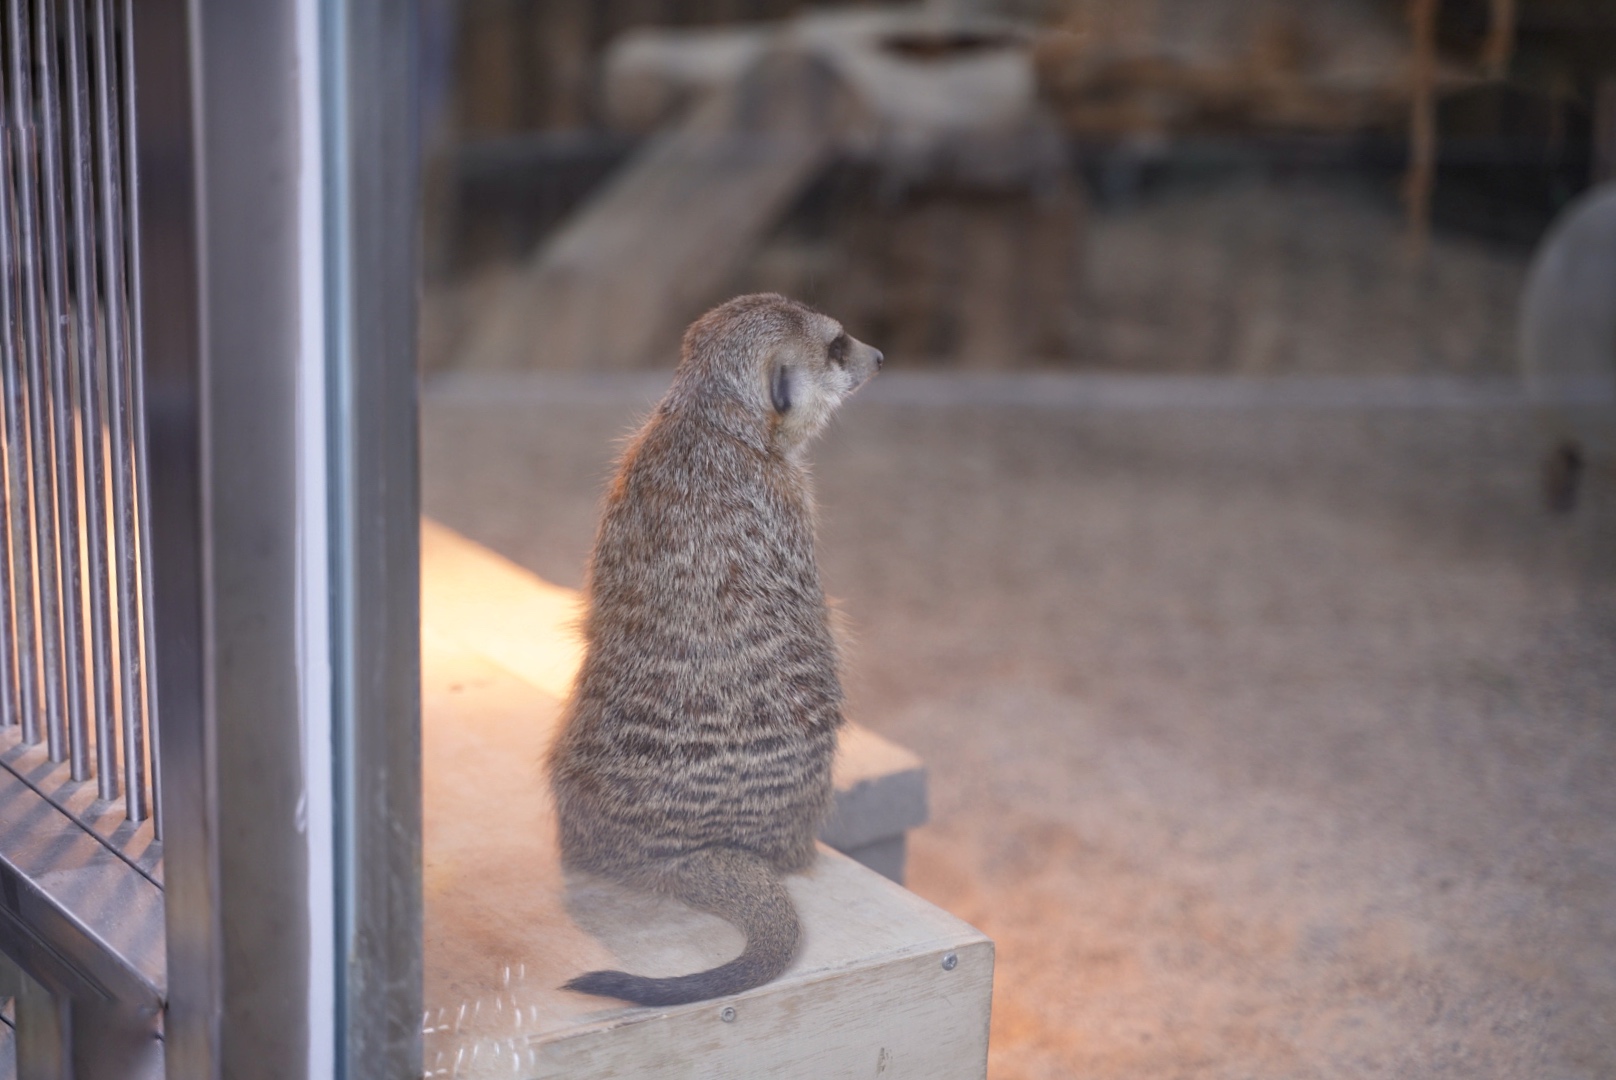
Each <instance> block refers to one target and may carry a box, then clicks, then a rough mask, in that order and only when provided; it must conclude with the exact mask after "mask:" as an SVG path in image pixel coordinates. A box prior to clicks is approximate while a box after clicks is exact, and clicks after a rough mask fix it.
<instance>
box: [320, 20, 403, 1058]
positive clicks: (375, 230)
mask: <svg viewBox="0 0 1616 1080" xmlns="http://www.w3.org/2000/svg"><path fill="white" fill-rule="evenodd" d="M326 10H327V12H328V15H329V18H330V20H331V21H332V22H338V21H339V20H340V24H341V25H340V28H334V29H333V31H332V32H331V36H330V38H329V39H328V40H327V41H326V42H325V43H324V44H325V48H326V49H327V50H333V51H336V50H340V57H339V58H338V60H337V63H335V64H329V65H328V67H327V69H326V70H327V73H328V75H327V79H328V81H327V85H326V87H325V90H324V92H325V93H326V94H327V95H328V98H327V102H328V103H327V109H328V119H327V124H328V125H331V128H330V129H328V133H327V141H326V154H325V170H326V175H327V181H326V182H327V184H328V185H329V186H330V188H332V189H335V193H336V197H335V198H333V197H332V195H331V194H328V196H327V205H326V214H327V220H328V224H327V240H326V243H327V245H328V254H327V260H328V264H330V263H338V265H339V266H340V269H332V270H328V273H330V274H331V276H332V280H331V281H330V282H329V283H328V285H327V296H328V297H329V299H328V301H327V314H326V318H327V320H328V321H329V322H330V323H331V324H332V326H331V329H330V330H329V331H328V335H329V338H330V339H331V340H332V343H333V344H332V347H331V348H330V359H328V360H327V361H326V363H327V367H328V370H329V371H330V372H331V383H330V385H331V390H330V391H329V393H330V394H331V398H332V405H333V406H334V409H333V413H332V418H331V420H330V421H329V423H330V425H331V436H330V443H331V451H330V454H331V464H332V473H333V475H332V480H331V482H332V484H333V487H334V488H335V489H336V492H337V495H338V498H337V499H336V500H335V502H336V504H337V508H336V509H335V510H334V512H333V519H334V520H333V537H332V546H333V548H334V549H335V552H334V553H335V555H336V558H335V559H334V560H333V571H332V579H331V584H332V591H333V595H334V597H335V598H336V606H337V609H338V612H339V614H337V615H336V616H334V618H333V637H334V638H338V640H336V641H335V642H334V645H335V648H334V649H333V660H332V664H333V668H334V671H333V681H334V683H335V684H336V687H335V689H336V690H337V691H338V692H337V694H336V695H335V696H336V697H337V700H338V701H339V705H338V710H337V715H336V716H335V718H334V721H333V726H334V727H335V728H336V729H337V732H338V735H339V737H338V739H337V740H336V743H337V747H338V749H337V751H336V753H335V754H334V757H335V761H334V766H335V770H334V771H335V772H336V774H337V782H336V783H337V789H338V790H337V817H338V821H337V835H338V838H339V842H340V846H339V848H338V865H337V895H338V898H339V904H338V919H339V928H338V936H337V955H338V957H339V958H341V960H342V961H343V963H342V967H341V978H342V979H343V981H344V983H345V985H340V986H339V998H338V1000H339V1003H340V1006H339V1009H340V1011H339V1013H338V1015H339V1017H340V1018H341V1019H340V1020H339V1021H338V1024H337V1032H338V1039H339V1049H338V1052H339V1055H341V1056H340V1057H339V1059H338V1068H339V1075H344V1076H346V1077H348V1078H349V1080H381V1078H384V1077H392V1076H419V1075H420V1073H421V1042H420V1036H419V1030H420V1020H419V1018H420V1015H421V978H422V974H421V972H422V969H421V963H422V957H421V949H420V941H421V877H420V874H421V870H420V866H421V846H420V845H421V781H420V777H421V730H420V712H421V702H420V641H421V638H420V607H419V602H420V598H419V582H420V565H421V563H420V550H419V546H418V545H419V534H420V525H419V521H420V501H419V500H420V485H419V480H418V475H417V466H416V460H417V458H416V455H417V448H416V399H415V388H416V374H415V371H416V367H415V342H416V331H415V325H416V320H415V287H416V281H417V279H418V273H419V270H418V265H419V264H418V262H417V259H418V252H417V243H416V240H417V234H418V230H417V228H416V224H415V223H416V221H417V220H418V219H417V216H416V215H417V213H418V211H419V197H420V196H419V192H420V188H419V168H420V160H421V155H420V137H419V117H418V111H417V110H418V102H417V97H416V95H417V94H418V92H419V85H420V83H419V79H418V78H417V72H416V66H415V61H416V50H417V12H416V4H415V3H413V2H411V0H348V2H346V3H342V4H331V5H329V6H328V7H327V9H326ZM331 113H335V114H336V115H335V117H332V116H331V115H330V114H331ZM339 635H340V637H339Z"/></svg>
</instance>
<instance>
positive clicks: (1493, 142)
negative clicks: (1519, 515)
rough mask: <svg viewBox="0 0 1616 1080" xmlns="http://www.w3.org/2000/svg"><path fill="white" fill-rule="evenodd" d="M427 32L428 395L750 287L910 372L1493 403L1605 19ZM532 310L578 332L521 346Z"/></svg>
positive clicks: (1590, 83)
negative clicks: (433, 63)
mask: <svg viewBox="0 0 1616 1080" xmlns="http://www.w3.org/2000/svg"><path fill="white" fill-rule="evenodd" d="M440 11H441V17H440V18H439V20H438V24H437V26H436V32H437V33H436V39H437V47H438V48H439V49H440V50H442V52H443V54H444V57H445V63H444V71H445V76H446V77H445V78H444V79H443V80H442V81H441V84H440V85H439V86H438V87H437V88H436V90H435V94H434V96H435V98H436V101H437V107H436V110H435V121H436V125H437V126H436V132H435V135H436V143H435V145H436V149H437V153H436V155H435V160H434V162H433V166H432V172H433V178H432V181H431V185H430V198H431V213H430V217H429V222H430V227H429V245H428V268H429V274H430V284H431V287H430V288H429V291H428V294H427V295H428V318H427V323H426V329H427V338H426V343H425V344H426V357H427V362H428V364H429V366H430V368H431V369H433V370H443V369H449V368H455V367H461V366H467V365H471V366H480V367H496V368H499V367H503V368H549V369H568V368H588V369H598V368H623V367H628V368H634V367H646V366H656V365H658V364H659V363H666V360H667V356H668V350H669V348H670V347H671V342H672V341H674V340H676V334H677V329H678V328H679V327H682V326H683V325H684V324H685V322H687V321H688V319H689V318H690V317H691V316H693V315H694V314H695V313H697V312H699V311H700V310H703V309H704V308H705V307H707V306H709V305H710V304H711V303H712V302H713V301H715V300H716V299H718V298H720V297H723V296H726V295H729V294H732V293H734V292H736V291H740V290H745V289H763V288H770V289H778V290H781V291H784V292H787V293H790V294H791V295H795V296H800V297H802V298H804V299H806V300H808V301H810V302H813V303H817V304H821V305H823V306H824V307H826V308H827V309H828V310H835V311H836V312H838V314H839V317H841V318H842V319H843V320H844V321H845V322H847V324H848V326H849V328H850V329H851V330H852V331H853V332H854V333H855V334H857V335H859V336H861V337H864V338H866V339H869V340H879V341H881V342H883V344H884V347H885V348H886V350H887V352H888V353H889V355H891V356H892V357H893V359H894V361H895V363H896V364H898V365H900V366H915V367H918V366H934V367H935V366H943V367H963V368H1005V367H1009V368H1022V367H1045V368H1048V367H1057V368H1066V369H1086V370H1094V369H1102V370H1111V371H1126V372H1148V371H1183V372H1188V371H1195V372H1246V373H1280V372H1336V373H1343V374H1351V373H1362V372H1365V371H1383V372H1453V373H1474V374H1479V373H1490V374H1503V373H1508V372H1512V371H1513V370H1514V349H1513V341H1512V332H1511V319H1512V317H1513V312H1514V307H1515V304H1516V300H1517V297H1518V294H1519V291H1520V287H1521V283H1522V274H1523V273H1524V270H1525V265H1526V257H1527V253H1528V252H1529V250H1530V248H1531V246H1532V244H1533V243H1534V242H1535V241H1536V240H1537V238H1538V237H1539V236H1541V234H1542V233H1543V230H1544V229H1545V227H1546V226H1547V224H1548V222H1549V220H1550V219H1551V218H1552V217H1553V216H1554V214H1555V213H1556V212H1558V211H1559V210H1560V209H1561V208H1562V207H1563V206H1564V205H1565V204H1566V203H1567V202H1568V201H1569V200H1570V199H1572V198H1573V197H1575V196H1576V195H1577V193H1579V192H1580V191H1582V190H1584V189H1586V188H1587V187H1589V186H1590V185H1592V184H1593V183H1596V182H1597V181H1598V180H1600V179H1602V178H1607V177H1609V176H1610V175H1611V174H1612V171H1613V170H1616V165H1613V164H1612V162H1613V160H1616V158H1613V152H1612V147H1611V143H1612V140H1613V139H1616V136H1612V135H1611V134H1610V132H1612V131H1616V119H1613V116H1616V104H1613V102H1616V81H1613V78H1616V77H1613V75H1612V65H1613V64H1616V61H1613V60H1612V59H1611V58H1612V57H1613V56H1616V48H1613V45H1616V15H1613V14H1612V13H1611V12H1610V11H1609V10H1608V7H1607V6H1606V5H1601V4H1598V3H1589V2H1581V3H1579V2H1576V0H1445V2H1442V3H1417V4H1413V5H1412V6H1410V5H1409V4H1406V3H1405V2H1404V0H1257V2H1236V0H1134V2H1129V3H1120V4H1118V3H1107V4H1102V3H1096V2H1092V0H1064V2H1061V0H1049V2H1043V3H1038V2H1024V3H1014V2H1008V0H1007V2H1003V3H988V2H980V3H965V2H963V0H961V2H956V3H951V4H950V3H939V4H933V5H929V6H928V5H909V6H903V5H887V6H875V5H862V4H847V5H840V6H828V7H810V6H807V5H803V4H799V3H790V2H776V0H755V2H751V3H746V4H741V3H701V2H696V0H681V2H668V3H659V4H658V3H641V2H635V3H629V2H612V3H603V4H593V3H583V2H576V3H569V2H564V0H552V2H525V0H523V2H518V0H511V2H501V0H484V2H479V3H461V4H458V5H451V4H447V3H446V4H444V5H443V6H442V8H441V9H440ZM1422 21H1423V23H1429V27H1428V32H1427V31H1426V30H1422V29H1421V27H1422ZM450 57H452V61H450V60H449V58H450ZM793 59H794V61H795V62H796V63H797V64H799V65H801V66H806V67H812V68H813V69H815V70H817V71H818V84H817V85H810V84H812V83H813V82H814V80H813V79H812V78H810V77H809V76H807V75H806V74H805V73H804V72H801V71H799V72H798V73H797V74H796V75H795V76H793V75H791V74H790V73H789V72H788V73H786V74H781V73H782V71H783V70H785V69H786V68H787V66H788V63H787V62H788V61H791V60H793ZM770 73H772V75H770ZM765 76H768V77H772V78H773V81H774V83H775V84H776V85H773V86H764V85H762V82H763V80H764V77H765ZM722 98H728V99H729V100H730V101H731V102H732V103H733V102H735V101H740V102H742V103H750V106H752V107H754V108H753V109H752V111H753V112H754V113H758V112H759V110H758V109H756V108H755V106H756V105H757V104H758V103H759V102H760V101H765V100H769V101H772V102H773V105H772V112H773V113H775V114H780V113H782V112H789V111H790V110H792V109H793V108H796V109H797V110H798V111H801V110H803V109H805V108H808V107H809V101H808V99H811V98H813V99H817V98H823V99H825V100H824V101H823V102H821V107H820V109H819V112H818V114H817V115H816V116H815V117H813V118H808V117H806V116H804V117H799V118H798V119H797V120H795V121H792V120H789V119H787V118H785V117H783V116H773V117H772V118H771V117H770V116H764V115H752V116H744V117H743V116H740V115H739V112H740V111H744V110H738V109H735V108H731V109H730V110H729V111H730V114H731V115H727V116H726V115H721V114H723V113H724V111H725V106H724V105H722V104H721V103H719V101H718V100H716V99H722ZM703 107H705V108H706V114H705V118H704V116H703V114H702V108H703ZM762 111H763V112H768V111H769V110H762ZM704 125H705V126H706V127H707V128H708V129H721V130H728V131H729V132H730V133H731V134H734V133H735V132H737V131H741V130H744V129H748V128H749V129H751V130H752V132H753V133H754V134H757V133H759V132H762V133H766V134H769V135H770V138H769V139H768V140H767V141H769V142H770V144H771V145H772V146H773V150H771V151H770V153H771V154H783V155H784V158H783V159H782V160H778V161H770V162H767V163H765V162H763V161H760V160H751V161H749V162H748V163H747V164H746V165H744V166H742V165H741V164H740V163H739V161H738V159H737V156H736V154H737V151H736V150H735V149H734V147H733V146H732V147H731V148H730V149H729V150H727V151H724V150H720V149H716V148H715V147H714V146H712V145H708V146H706V147H704V146H703V144H702V143H701V136H699V135H698V129H701V128H702V127H703V126H704ZM706 137H707V138H708V140H709V142H711V140H712V139H715V138H718V137H719V135H718V133H717V131H715V130H709V133H708V135H707V136H706ZM751 141H752V144H753V145H754V149H753V151H752V156H753V158H754V159H755V158H756V157H757V154H758V151H757V149H756V144H757V143H758V142H759V141H760V140H758V139H756V138H754V139H753V140H751ZM788 146H789V149H787V147H788ZM681 147H682V149H681ZM681 155H682V156H681ZM698 159H699V160H698ZM786 159H789V160H786ZM720 180H721V181H722V184H723V185H724V186H722V187H720V186H719V181H720ZM703 191H704V192H706V195H705V197H703V196H701V195H698V194H695V193H696V192H703ZM630 206H632V207H635V208H637V210H630V211H628V213H629V214H631V215H632V214H633V213H636V212H637V213H639V214H640V215H641V217H640V218H639V219H635V220H632V221H630V220H629V218H627V217H625V216H624V208H625V207H630ZM658 215H661V216H660V217H659V216H658ZM670 216H672V220H669V218H670ZM608 221H611V222H615V223H616V224H615V226H613V225H608V224H606V223H607V222H608ZM653 222H654V223H655V231H656V236H655V237H654V238H653V237H652V236H650V235H648V233H649V229H650V226H651V224H652V223H653ZM1433 226H1434V227H1435V230H1436V231H1435V234H1434V236H1433V237H1432V238H1431V239H1430V241H1429V242H1427V240H1426V239H1425V234H1426V232H1427V231H1428V230H1429V229H1430V228H1432V227H1433ZM625 233H630V234H634V235H624V234H625ZM636 245H640V246H636ZM642 248H643V250H642ZM1411 248H1413V249H1414V250H1413V255H1414V256H1415V257H1414V258H1412V259H1411V258H1410V255H1411V251H1410V249H1411ZM631 261H632V262H635V263H637V264H638V263H643V264H644V265H643V266H638V265H637V266H636V268H635V269H633V270H630V269H629V267H628V266H626V265H625V263H628V262H631ZM603 276H611V277H614V278H619V279H620V278H622V277H624V276H633V277H636V278H640V279H655V280H664V281H666V280H668V279H670V278H671V279H680V280H684V281H685V282H686V283H685V284H684V285H683V286H682V287H681V289H680V290H678V291H677V292H674V293H667V294H664V292H662V291H659V290H657V289H655V288H651V287H650V286H648V285H647V284H646V283H645V281H643V280H641V281H638V283H636V284H634V285H632V286H630V285H629V284H628V283H627V282H623V281H619V282H618V283H617V284H615V285H606V284H603V283H601V281H600V280H599V279H600V278H601V277H603ZM692 279H693V280H692ZM614 288H615V289H621V290H628V291H626V292H614V291H613V289H614ZM590 303H595V304H604V305H606V307H607V308H609V309H618V310H620V309H621V305H624V304H628V305H631V306H634V307H635V308H636V309H637V310H638V311H640V313H641V314H640V318H650V317H651V313H650V312H648V311H646V310H645V305H646V304H647V303H649V304H652V305H654V306H656V307H657V308H658V310H657V311H656V312H655V315H656V316H658V317H660V322H661V323H662V325H660V326H658V327H656V328H655V330H652V329H650V328H646V329H645V331H644V335H642V336H643V338H644V340H640V339H638V338H636V339H635V340H631V341H616V340H614V339H613V337H612V335H611V333H610V332H609V329H608V328H609V327H610V326H611V325H613V324H614V323H615V324H618V325H620V324H621V322H622V320H621V319H612V318H609V317H603V316H598V315H596V316H589V315H583V314H580V313H579V312H578V310H577V309H578V307H579V306H580V305H583V306H586V307H587V306H588V304H590ZM546 304H560V308H561V310H565V311H568V312H569V313H570V314H569V318H570V319H572V320H574V321H575V322H581V324H582V325H579V326H578V327H577V328H575V329H574V330H572V331H571V332H570V336H569V337H568V339H567V341H566V342H565V343H564V344H563V343H560V342H554V341H552V342H550V343H548V344H547V345H546V347H545V348H543V349H536V348H524V347H523V344H522V338H523V337H524V335H525V336H526V337H527V338H528V339H529V341H531V338H532V334H531V326H529V325H528V324H527V323H524V322H522V321H521V320H520V319H514V318H508V317H507V316H508V315H510V313H511V312H512V310H513V309H515V308H518V307H524V306H525V307H526V308H527V309H528V316H527V318H528V319H529V320H537V321H540V322H545V321H546V319H548V322H547V323H546V325H547V326H549V327H550V328H551V331H550V333H551V335H552V336H553V327H554V324H555V322H556V320H555V319H554V318H550V317H549V316H548V314H547V312H548V310H549V309H548V308H546V307H545V305H546ZM580 335H581V336H580Z"/></svg>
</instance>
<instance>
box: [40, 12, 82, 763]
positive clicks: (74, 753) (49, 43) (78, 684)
mask: <svg viewBox="0 0 1616 1080" xmlns="http://www.w3.org/2000/svg"><path fill="white" fill-rule="evenodd" d="M54 7H55V0H44V2H42V3H40V4H38V5H37V6H36V8H35V15H36V22H35V33H34V44H35V48H34V52H35V56H36V70H37V72H38V74H39V120H40V136H41V138H40V179H41V181H42V183H43V186H44V192H43V195H44V198H43V204H44V205H43V206H42V212H43V225H44V242H45V310H46V313H47V315H48V318H47V319H46V337H47V340H48V341H49V344H50V353H49V359H50V375H51V379H50V391H51V392H50V400H51V411H52V418H51V423H52V430H53V431H54V432H55V436H56V438H55V451H56V462H55V465H56V520H57V522H58V524H59V525H60V526H61V531H60V533H59V534H58V537H57V538H58V540H59V542H60V544H61V549H60V560H59V565H60V567H61V571H62V663H63V667H64V669H65V681H66V689H67V729H68V751H69V760H70V761H71V762H72V776H73V779H75V780H87V779H89V777H90V772H91V770H90V726H89V717H88V716H87V715H86V713H85V708H84V678H85V672H84V600H83V596H84V573H83V550H84V547H83V540H82V534H81V532H80V528H79V476H80V461H79V447H78V439H77V438H76V432H75V430H74V423H73V408H72V393H71V388H70V387H71V378H70V368H69V357H68V340H67V333H68V311H67V252H66V251H65V250H64V244H65V240H64V234H65V232H66V228H65V226H64V224H63V205H62V204H63V190H62V156H61V155H62V148H61V136H60V132H61V108H60V103H59V102H58V100H57V96H56V94H57V71H56V44H57V39H56V20H55V15H54V11H53V8H54Z"/></svg>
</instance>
